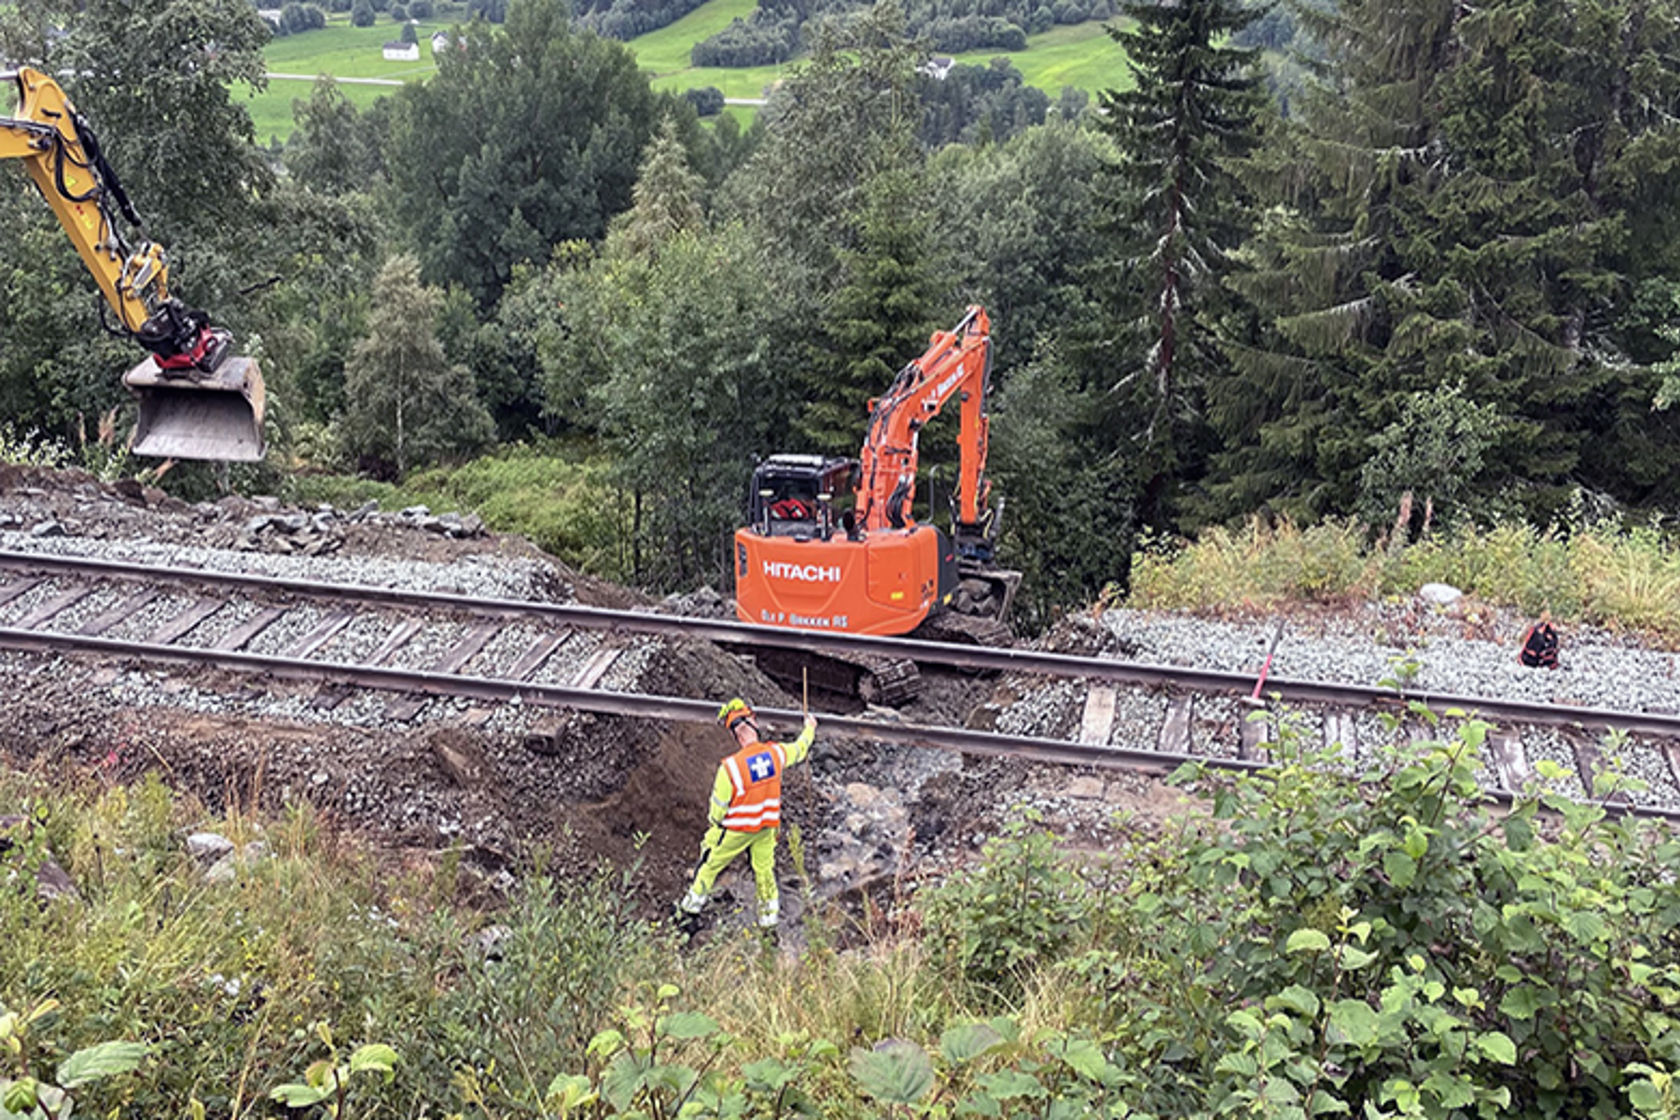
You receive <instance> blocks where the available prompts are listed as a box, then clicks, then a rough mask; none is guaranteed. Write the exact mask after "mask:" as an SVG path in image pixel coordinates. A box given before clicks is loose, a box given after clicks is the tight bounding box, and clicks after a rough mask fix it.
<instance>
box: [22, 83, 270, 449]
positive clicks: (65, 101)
mask: <svg viewBox="0 0 1680 1120" xmlns="http://www.w3.org/2000/svg"><path fill="white" fill-rule="evenodd" d="M7 81H9V82H11V83H13V84H14V85H15V86H16V88H17V108H16V109H15V110H14V111H13V113H12V115H11V116H9V117H7V116H0V160H5V159H20V160H22V161H23V166H24V170H25V171H27V172H28V173H29V177H30V178H31V179H32V180H34V182H35V186H36V187H38V188H39V189H40V192H41V197H42V198H44V199H45V200H46V202H47V205H48V206H50V207H52V209H53V213H54V214H56V215H57V216H58V221H59V224H60V225H61V226H63V227H64V232H65V233H66V234H67V235H69V237H70V241H71V244H73V245H74V246H75V247H76V252H77V253H78V254H80V256H81V258H82V262H83V263H84V264H85V265H87V268H88V271H89V272H91V273H93V278H94V280H95V281H96V282H97V283H98V285H99V290H100V293H101V294H102V295H103V296H104V297H105V302H106V303H107V304H108V305H109V306H110V308H111V310H112V311H113V312H114V313H115V315H116V323H115V325H114V326H110V327H109V329H110V330H112V331H113V333H117V334H121V335H123V336H125V337H127V338H129V339H132V340H133V341H134V342H136V343H138V344H139V345H140V346H141V347H143V348H144V349H146V350H148V351H150V355H151V356H150V357H148V358H147V359H146V360H145V361H144V362H142V363H141V364H140V365H138V366H135V367H134V368H133V369H131V370H129V371H128V373H127V374H125V375H124V377H123V384H125V385H127V386H128V387H129V389H130V390H131V391H133V392H134V393H135V395H136V396H138V397H139V399H140V400H139V405H140V409H139V420H138V423H137V425H136V428H135V436H134V440H133V451H134V453H135V454H137V455H152V456H156V457H159V458H175V459H209V460H215V461H223V462H248V461H255V460H259V459H261V458H262V457H263V451H264V447H263V430H262V425H263V380H262V374H261V373H259V372H258V370H257V364H256V362H254V361H252V360H251V359H250V358H241V357H234V356H233V355H232V349H233V336H232V335H230V334H229V333H228V332H227V331H226V330H223V329H222V328H220V327H214V326H211V325H210V318H209V316H208V315H206V314H205V313H204V312H203V311H199V310H196V309H194V308H190V307H187V306H186V305H185V304H183V303H182V302H181V301H180V300H178V299H176V298H175V297H174V296H172V295H171V294H170V292H169V264H168V261H167V260H166V258H165V257H164V252H163V249H162V247H161V246H159V245H157V244H156V243H155V242H152V241H149V240H147V239H145V238H144V237H137V238H136V239H135V240H133V241H131V240H129V238H128V237H127V236H125V235H124V233H123V231H122V228H121V226H120V225H119V222H118V218H119V217H120V218H122V219H124V220H126V222H127V223H128V224H129V225H130V226H132V227H133V228H134V229H136V230H138V229H139V227H140V217H139V214H138V213H137V212H136V211H135V209H134V206H133V205H132V204H131V203H130V202H129V200H128V195H127V194H126V193H124V191H123V188H122V183H121V182H120V181H119V180H118V179H117V175H116V172H115V171H113V170H112V169H111V165H110V164H109V163H107V162H106V160H105V157H104V155H102V154H101V152H100V149H99V140H98V138H97V137H96V136H95V135H94V132H93V129H92V127H90V126H89V124H88V122H87V119H86V118H84V117H83V116H82V115H81V114H80V113H78V112H77V111H76V108H75V106H74V105H72V104H71V103H70V100H69V98H67V97H66V96H65V94H64V90H63V89H61V88H60V87H59V85H58V83H57V82H55V81H54V80H53V79H52V78H50V77H48V76H47V75H46V74H44V73H42V72H41V71H39V70H31V69H29V68H28V67H23V68H20V69H18V70H16V71H12V72H9V73H0V83H3V82H7Z"/></svg>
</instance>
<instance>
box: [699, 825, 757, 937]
mask: <svg viewBox="0 0 1680 1120" xmlns="http://www.w3.org/2000/svg"><path fill="white" fill-rule="evenodd" d="M778 831H779V830H778V829H774V828H762V829H759V830H758V831H757V832H732V831H729V830H725V831H724V834H723V842H722V843H721V844H719V845H718V846H717V847H715V848H713V849H712V850H711V852H710V853H709V854H708V855H707V857H706V858H705V860H703V861H702V862H701V864H700V868H699V870H697V871H696V872H695V873H694V883H693V885H692V886H690V887H689V888H688V894H687V895H686V896H685V897H684V898H683V900H682V908H683V909H684V910H686V911H688V912H689V913H690V914H698V913H699V912H700V910H701V908H702V907H704V906H705V905H706V900H707V898H708V897H709V896H710V895H711V893H712V887H713V885H714V884H716V883H717V877H718V876H719V875H721V874H723V871H724V868H726V867H728V866H729V865H730V864H731V863H734V862H735V857H736V856H738V855H740V854H741V853H742V852H747V853H749V854H750V856H751V858H752V869H753V878H754V879H755V880H756V881H757V883H758V924H759V925H761V926H773V925H775V924H776V922H777V920H778V919H779V918H780V917H781V895H780V892H779V891H778V890H777V888H776V833H777V832H778Z"/></svg>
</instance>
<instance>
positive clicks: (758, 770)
mask: <svg viewBox="0 0 1680 1120" xmlns="http://www.w3.org/2000/svg"><path fill="white" fill-rule="evenodd" d="M747 769H748V770H750V771H751V772H752V776H753V781H755V782H762V781H763V780H764V779H766V778H768V777H770V776H771V775H772V774H774V773H775V772H776V762H775V760H774V759H772V758H771V757H770V754H769V752H768V751H766V752H765V753H764V754H755V755H753V756H752V757H751V758H749V759H747Z"/></svg>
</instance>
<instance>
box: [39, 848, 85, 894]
mask: <svg viewBox="0 0 1680 1120" xmlns="http://www.w3.org/2000/svg"><path fill="white" fill-rule="evenodd" d="M35 897H36V898H38V899H40V900H41V901H42V902H51V901H53V900H54V899H57V898H68V899H71V900H72V901H75V902H80V901H81V900H82V896H81V894H80V892H78V891H77V890H76V884H75V882H74V881H73V880H72V879H71V878H70V875H69V873H68V872H66V871H65V870H64V868H62V867H60V866H59V865H58V864H56V863H54V862H53V861H52V860H50V859H49V860H45V861H43V862H42V864H41V866H40V867H38V868H36V870H35Z"/></svg>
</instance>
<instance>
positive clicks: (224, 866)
mask: <svg viewBox="0 0 1680 1120" xmlns="http://www.w3.org/2000/svg"><path fill="white" fill-rule="evenodd" d="M237 878H239V857H238V856H236V855H234V854H233V853H232V852H229V853H228V854H227V855H225V856H223V857H222V858H221V859H219V860H217V861H216V862H215V864H214V865H213V866H212V867H211V868H210V870H208V871H206V872H205V873H204V882H205V885H206V886H211V887H221V886H226V885H227V884H229V883H231V882H233V881H234V880H235V879H237Z"/></svg>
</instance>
